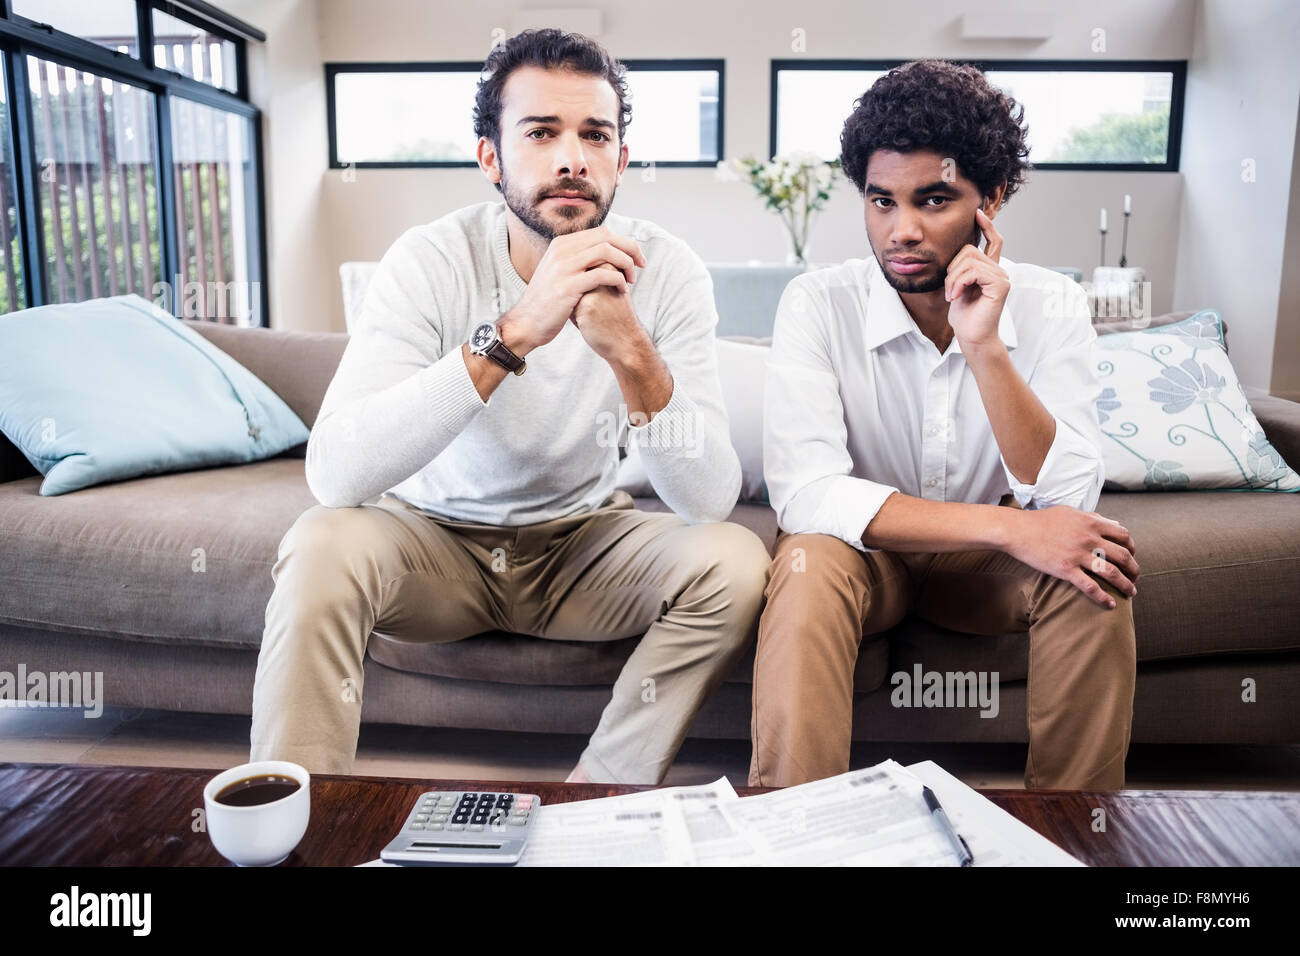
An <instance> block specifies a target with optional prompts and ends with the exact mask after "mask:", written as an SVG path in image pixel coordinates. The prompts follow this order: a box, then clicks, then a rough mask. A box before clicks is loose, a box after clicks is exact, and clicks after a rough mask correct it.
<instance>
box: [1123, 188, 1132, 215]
mask: <svg viewBox="0 0 1300 956" xmlns="http://www.w3.org/2000/svg"><path fill="white" fill-rule="evenodd" d="M1132 211H1133V197H1132V196H1130V195H1129V194H1128V193H1125V194H1124V215H1126V216H1127V215H1128V214H1129V213H1131V212H1132Z"/></svg>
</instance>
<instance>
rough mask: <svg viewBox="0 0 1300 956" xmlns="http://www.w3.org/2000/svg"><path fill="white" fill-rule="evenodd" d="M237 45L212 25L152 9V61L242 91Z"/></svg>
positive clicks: (159, 65) (167, 68) (230, 89)
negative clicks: (237, 66) (240, 88)
mask: <svg viewBox="0 0 1300 956" xmlns="http://www.w3.org/2000/svg"><path fill="white" fill-rule="evenodd" d="M236 54H237V47H236V46H235V43H234V42H233V41H232V40H230V39H228V38H227V37H225V36H223V35H221V34H218V33H214V32H213V31H212V29H211V28H208V27H200V26H196V25H195V24H193V23H190V22H189V21H187V20H182V19H181V18H180V17H174V16H172V15H171V14H169V13H163V12H162V11H160V10H155V11H153V63H154V66H157V67H161V68H162V69H164V70H175V71H176V72H177V73H184V74H185V75H186V76H191V77H193V78H194V79H196V80H198V81H199V82H200V83H211V84H212V85H213V86H216V87H220V88H221V89H223V90H229V91H230V92H232V93H238V92H239V74H238V70H236V68H235V57H236Z"/></svg>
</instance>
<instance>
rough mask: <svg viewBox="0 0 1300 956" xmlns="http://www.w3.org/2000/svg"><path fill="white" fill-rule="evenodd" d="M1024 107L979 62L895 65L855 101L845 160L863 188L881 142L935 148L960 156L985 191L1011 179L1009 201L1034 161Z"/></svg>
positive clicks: (844, 135) (845, 135)
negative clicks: (1029, 158) (977, 65)
mask: <svg viewBox="0 0 1300 956" xmlns="http://www.w3.org/2000/svg"><path fill="white" fill-rule="evenodd" d="M1024 115H1025V108H1024V106H1023V105H1020V104H1017V103H1016V101H1015V100H1014V99H1012V98H1011V97H1009V96H1007V95H1006V94H1005V93H1003V92H1002V91H1001V90H999V89H998V88H997V87H995V86H993V85H992V84H990V83H989V81H988V79H987V78H986V77H985V76H984V73H983V72H982V71H980V70H979V69H978V68H976V67H973V66H965V65H963V64H959V63H952V62H950V61H948V60H913V61H912V62H911V63H905V64H903V65H902V66H898V67H895V68H894V69H892V70H890V71H889V72H888V73H886V74H885V75H884V76H882V77H881V78H880V79H878V80H876V82H875V83H873V84H872V85H871V88H870V89H869V90H867V91H866V92H865V93H863V94H862V96H861V97H860V98H859V99H858V100H857V101H855V102H854V104H853V112H852V113H851V114H849V118H848V119H847V120H845V121H844V130H843V131H842V132H841V133H840V161H841V163H842V165H843V167H844V173H845V175H846V176H848V178H849V181H850V182H852V183H853V185H855V186H857V187H858V192H859V193H861V192H863V191H864V190H865V189H866V177H867V162H868V160H870V159H871V154H872V153H873V152H875V151H876V150H878V149H887V150H893V151H896V152H900V153H906V152H910V151H912V150H917V149H930V150H934V151H935V152H937V153H939V154H940V155H942V156H945V157H947V156H951V157H952V158H953V159H955V160H956V161H957V167H958V168H959V169H960V170H961V172H962V174H963V175H965V176H966V177H967V178H968V179H970V180H971V181H972V182H973V183H975V185H976V186H977V187H978V188H979V191H980V195H981V196H983V197H988V196H991V195H993V193H994V191H995V190H996V189H997V188H998V186H1000V185H1001V184H1002V183H1006V184H1007V189H1006V193H1005V194H1004V196H1003V199H1002V201H1003V202H1004V203H1005V202H1006V200H1007V199H1009V198H1011V195H1012V194H1013V193H1014V192H1015V191H1016V190H1017V189H1018V188H1019V187H1020V186H1021V185H1022V184H1023V183H1024V181H1025V172H1026V171H1027V170H1028V169H1030V168H1032V167H1031V166H1030V164H1029V161H1028V157H1029V146H1028V145H1027V143H1026V142H1025V136H1026V134H1027V133H1028V127H1026V126H1025V125H1024V122H1023V121H1024Z"/></svg>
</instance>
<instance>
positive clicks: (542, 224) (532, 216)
mask: <svg viewBox="0 0 1300 956" xmlns="http://www.w3.org/2000/svg"><path fill="white" fill-rule="evenodd" d="M564 188H566V187H565V186H564V185H559V186H556V185H548V186H545V187H542V188H539V189H538V190H537V191H536V192H535V193H533V195H531V196H526V195H524V193H523V191H522V190H516V189H512V188H511V186H510V180H509V177H507V176H506V170H505V166H502V167H501V194H502V195H503V196H504V197H505V201H506V206H507V208H509V210H510V211H511V212H513V213H514V214H515V215H516V216H518V217H519V221H520V222H522V223H523V224H524V225H525V226H527V227H528V228H529V229H531V230H532V231H533V232H535V233H536V234H537V235H539V236H541V237H542V238H543V239H545V240H546V241H547V242H550V241H551V240H552V239H554V238H555V237H556V236H559V235H567V234H568V233H571V232H581V231H582V230H583V229H595V228H596V227H597V226H599V225H601V224H602V223H603V222H604V221H605V217H606V216H608V215H609V207H610V206H611V205H613V203H614V194H613V193H612V192H611V193H610V194H609V198H608V199H604V198H602V197H601V196H600V195H598V194H591V195H589V196H588V198H589V199H591V201H592V204H593V205H594V206H595V207H596V208H595V211H594V212H593V213H591V214H590V215H589V217H588V219H587V220H586V221H583V219H582V217H583V215H584V213H585V210H584V209H583V207H581V206H557V207H556V211H557V212H558V213H559V214H560V216H561V217H562V218H563V219H565V220H566V224H567V225H568V228H565V227H564V226H561V227H560V228H559V229H556V228H555V227H554V226H552V225H551V224H550V223H549V222H547V221H546V220H545V219H544V218H543V217H542V214H541V211H540V207H541V205H542V203H543V202H544V197H545V194H546V193H548V192H552V191H554V190H557V189H564ZM572 188H574V189H583V188H584V187H582V186H572Z"/></svg>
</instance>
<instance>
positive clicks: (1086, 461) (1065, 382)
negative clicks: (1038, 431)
mask: <svg viewBox="0 0 1300 956" xmlns="http://www.w3.org/2000/svg"><path fill="white" fill-rule="evenodd" d="M1051 301H1052V300H1051V299H1050V298H1049V299H1048V302H1049V303H1050V302H1051ZM1059 301H1064V302H1065V303H1066V307H1065V308H1064V309H1063V310H1062V314H1061V315H1060V316H1059V318H1058V319H1057V322H1056V324H1057V327H1058V329H1059V332H1058V334H1056V335H1053V336H1050V337H1048V338H1047V339H1045V341H1046V342H1047V343H1048V344H1047V346H1046V347H1047V349H1048V350H1049V351H1047V353H1046V354H1044V355H1043V357H1042V358H1041V359H1040V360H1039V362H1038V363H1037V365H1036V366H1035V367H1034V370H1033V372H1032V373H1031V374H1030V376H1029V379H1028V382H1027V384H1028V385H1029V387H1030V389H1031V390H1032V391H1033V393H1034V394H1035V395H1036V396H1037V397H1038V400H1039V401H1041V402H1042V403H1043V406H1044V407H1045V408H1046V409H1047V410H1048V412H1050V413H1051V415H1052V417H1053V418H1054V419H1055V420H1056V436H1055V437H1054V438H1053V439H1052V445H1051V447H1050V448H1049V449H1048V450H1047V455H1046V457H1044V459H1043V464H1042V467H1040V468H1039V469H1038V476H1037V480H1036V481H1035V482H1034V483H1033V484H1032V485H1027V484H1025V483H1024V482H1022V481H1017V480H1016V476H1015V475H1013V474H1012V473H1011V469H1010V468H1008V467H1007V462H1006V458H1005V457H1004V458H1002V470H1003V471H1005V472H1006V475H1007V483H1008V485H1009V486H1010V488H1011V493H1012V494H1013V495H1015V498H1016V502H1017V503H1018V504H1019V505H1020V507H1022V508H1025V509H1030V510H1032V509H1036V508H1048V507H1051V506H1052V505H1069V506H1071V507H1073V508H1078V509H1080V510H1081V511H1093V510H1095V509H1096V507H1097V501H1098V499H1099V498H1100V497H1101V488H1102V484H1103V483H1104V482H1105V479H1106V469H1105V463H1104V462H1103V460H1102V455H1101V443H1102V439H1101V425H1100V423H1099V422H1098V419H1097V399H1098V397H1099V396H1100V395H1101V382H1100V380H1099V379H1098V378H1097V376H1096V374H1095V372H1094V371H1093V367H1092V347H1093V343H1094V342H1095V341H1096V339H1097V333H1096V331H1095V330H1094V329H1093V327H1092V315H1091V313H1090V311H1089V309H1088V299H1087V295H1086V293H1085V292H1084V291H1083V289H1082V287H1080V286H1079V285H1078V284H1076V283H1071V287H1070V289H1069V291H1068V293H1067V294H1066V295H1065V296H1064V297H1062V300H1059ZM1048 318H1049V320H1051V318H1052V317H1051V316H1050V315H1049V316H1048Z"/></svg>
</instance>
